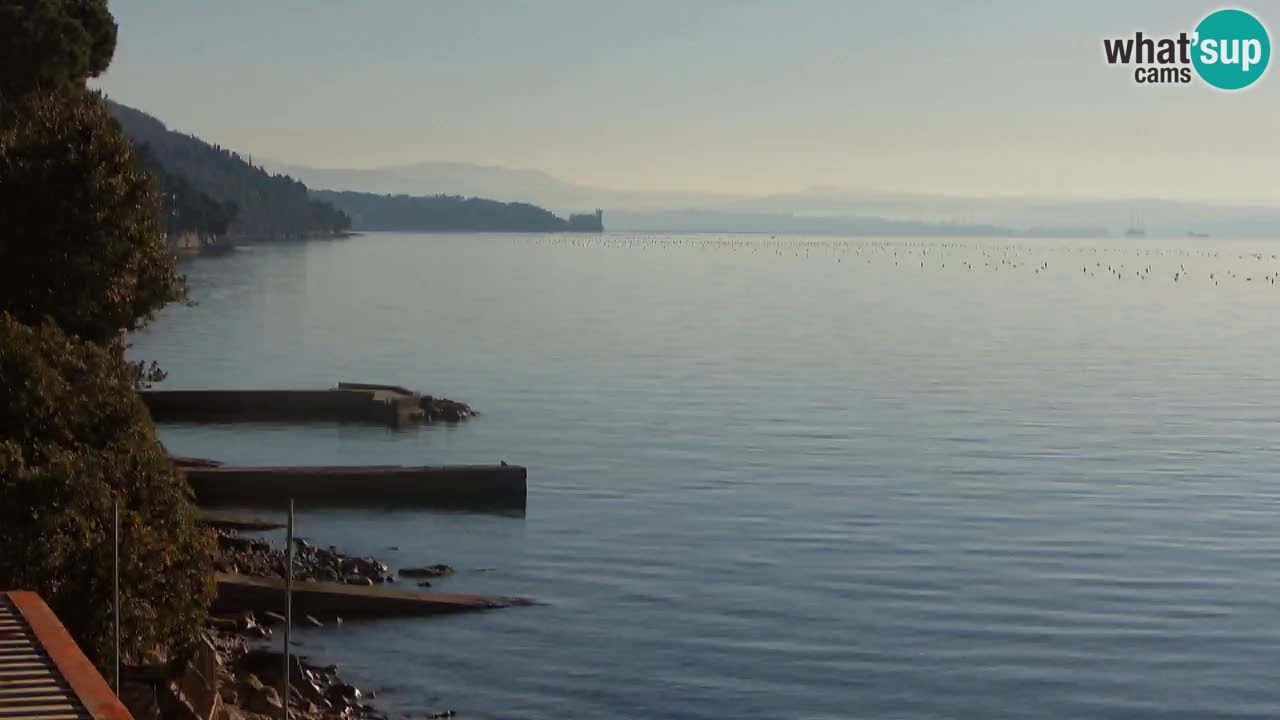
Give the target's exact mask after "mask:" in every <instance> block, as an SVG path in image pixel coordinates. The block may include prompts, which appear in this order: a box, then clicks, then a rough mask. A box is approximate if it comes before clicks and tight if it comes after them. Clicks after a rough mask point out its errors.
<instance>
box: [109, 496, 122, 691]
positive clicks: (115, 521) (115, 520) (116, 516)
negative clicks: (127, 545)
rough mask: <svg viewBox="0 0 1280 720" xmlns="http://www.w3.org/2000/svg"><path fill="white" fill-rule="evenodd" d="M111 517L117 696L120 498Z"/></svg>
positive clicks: (118, 685)
mask: <svg viewBox="0 0 1280 720" xmlns="http://www.w3.org/2000/svg"><path fill="white" fill-rule="evenodd" d="M111 517H112V526H113V533H112V536H113V537H112V542H111V545H112V548H113V555H114V560H113V561H112V575H113V576H114V582H115V590H114V592H113V598H114V599H113V600H112V602H111V615H112V618H111V620H112V624H113V625H114V628H113V630H114V634H115V640H116V664H115V671H116V672H115V681H116V695H119V694H120V498H119V497H116V498H113V499H112V501H111Z"/></svg>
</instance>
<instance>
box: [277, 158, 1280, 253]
mask: <svg viewBox="0 0 1280 720" xmlns="http://www.w3.org/2000/svg"><path fill="white" fill-rule="evenodd" d="M264 165H265V166H266V167H268V168H271V169H274V170H276V171H278V172H287V173H289V174H291V175H294V176H296V177H299V178H301V179H302V180H303V181H305V182H306V183H307V184H308V185H309V186H311V187H314V188H324V189H327V190H355V191H364V192H374V193H406V194H410V195H431V194H436V193H456V194H463V195H476V196H481V197H488V198H494V199H498V200H506V201H523V202H531V203H535V204H537V205H541V206H544V207H548V208H552V209H555V210H557V211H559V212H571V211H578V210H583V209H587V208H602V209H604V211H605V217H606V220H607V224H608V226H609V228H610V229H611V230H638V231H639V230H653V231H682V230H684V231H699V232H770V233H783V232H817V233H848V234H886V233H887V234H909V233H918V234H945V235H953V234H975V233H978V232H981V233H989V232H995V233H996V234H1011V235H1013V234H1016V235H1045V236H1048V235H1058V236H1095V237H1104V236H1120V235H1122V234H1123V232H1124V230H1125V229H1126V227H1127V226H1128V225H1129V223H1130V222H1132V221H1133V219H1134V218H1137V220H1138V222H1139V223H1140V224H1141V225H1142V226H1143V228H1144V229H1145V230H1146V231H1147V233H1148V234H1150V235H1152V236H1185V235H1187V234H1189V233H1208V234H1211V235H1214V236H1268V235H1276V234H1280V208H1275V207H1269V206H1255V205H1247V204H1238V205H1237V204H1221V203H1208V202H1189V201H1181V200H1167V199H1159V198H1145V199H1143V198H1137V199H1054V198H1035V197H1024V198H990V197H966V196H953V195H936V194H915V193H895V192H875V191H859V190H848V189H843V188H831V187H814V188H808V189H805V190H801V191H798V192H794V193H780V194H773V195H756V196H751V195H735V194H716V193H686V192H667V191H651V192H650V191H632V190H615V189H609V188H594V187H588V186H583V185H575V184H573V183H570V182H566V181H563V180H560V179H558V178H556V177H554V176H553V175H550V174H548V173H546V172H543V171H540V170H529V169H512V168H504V167H497V166H489V165H473V164H468V163H459V162H421V163H414V164H407V165H395V166H388V167H381V168H374V169H341V168H312V167H306V166H301V165H289V164H283V163H275V162H271V161H266V162H265V163H264Z"/></svg>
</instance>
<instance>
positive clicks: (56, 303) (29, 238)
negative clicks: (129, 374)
mask: <svg viewBox="0 0 1280 720" xmlns="http://www.w3.org/2000/svg"><path fill="white" fill-rule="evenodd" d="M159 214H160V202H159V196H158V194H157V193H156V190H155V186H154V184H153V181H152V179H151V177H150V176H149V175H148V174H147V172H146V171H145V170H144V169H142V168H141V167H140V166H139V164H138V162H137V160H136V158H135V157H134V153H133V147H132V146H131V145H130V143H129V141H128V139H127V138H126V137H125V136H124V134H123V133H122V132H121V130H120V126H119V124H117V123H116V121H115V120H114V119H113V118H112V117H111V115H110V113H109V112H107V108H106V105H105V103H104V101H103V99H102V98H101V97H100V96H99V95H97V94H94V93H89V92H86V91H84V90H79V91H74V90H68V91H64V92H59V93H35V94H32V95H30V96H28V97H27V98H25V99H24V100H23V101H22V102H20V103H18V104H16V105H11V106H9V107H7V108H6V110H5V112H4V113H3V118H0V218H3V221H2V222H0V310H7V311H8V312H10V313H11V314H13V315H14V316H15V317H16V318H17V319H18V320H20V321H22V322H24V323H27V324H31V325H38V324H40V323H41V322H43V321H44V320H45V318H50V319H52V320H53V321H54V322H55V323H57V324H58V326H59V327H61V328H62V329H63V330H65V331H67V332H69V333H71V334H73V335H78V336H80V337H81V338H83V339H85V340H89V341H92V342H100V343H101V342H113V341H115V340H116V339H118V338H119V336H120V333H121V331H122V330H135V329H137V328H138V327H140V326H141V325H143V324H145V322H146V321H147V320H148V319H150V318H151V317H152V314H153V313H154V312H155V311H156V310H158V309H160V308H161V307H163V306H164V305H166V304H167V303H170V302H173V301H175V300H179V299H182V298H184V297H185V291H186V285H185V283H184V281H183V278H182V276H181V275H179V274H178V271H177V268H176V265H175V260H174V258H173V256H172V254H171V253H170V252H169V251H168V250H167V249H166V248H165V246H164V242H163V240H162V238H161V234H160V226H159Z"/></svg>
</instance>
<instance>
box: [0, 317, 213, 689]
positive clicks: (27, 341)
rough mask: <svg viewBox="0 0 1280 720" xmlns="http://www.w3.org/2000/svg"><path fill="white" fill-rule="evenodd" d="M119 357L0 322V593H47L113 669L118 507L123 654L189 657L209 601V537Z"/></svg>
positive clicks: (89, 649) (52, 332)
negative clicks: (116, 505) (115, 503)
mask: <svg viewBox="0 0 1280 720" xmlns="http://www.w3.org/2000/svg"><path fill="white" fill-rule="evenodd" d="M134 382H135V369H134V368H133V367H131V366H130V365H129V364H128V363H126V362H125V361H124V360H123V359H122V357H121V355H120V353H119V352H118V351H117V350H115V349H114V348H105V347H99V346H96V345H93V344H89V343H83V342H80V341H78V340H76V339H75V338H71V337H69V336H67V335H66V334H65V333H63V332H62V331H61V330H59V329H58V328H57V327H55V326H54V325H52V324H49V323H46V324H44V325H42V326H40V327H30V326H27V325H24V324H21V323H19V322H17V321H16V320H15V319H14V318H12V317H11V316H9V315H7V314H4V313H0V548H2V549H3V551H0V588H22V589H29V590H35V591H37V592H39V593H40V594H41V595H42V596H43V597H44V599H45V601H46V602H47V603H49V606H50V607H52V608H53V610H54V612H56V613H57V614H58V617H59V618H60V619H61V620H62V622H63V623H64V624H65V625H66V626H67V628H68V630H69V631H70V632H71V634H72V636H73V637H75V638H76V640H77V641H78V642H79V643H80V645H81V647H82V648H83V649H84V650H85V651H86V653H87V654H89V655H90V656H91V657H92V658H93V659H94V660H95V661H96V662H97V663H98V665H99V667H102V668H107V667H109V666H110V662H111V658H112V654H111V649H112V639H111V637H112V636H111V627H112V625H111V593H112V543H111V539H112V499H113V498H118V499H119V501H120V506H121V552H120V557H121V573H120V588H121V594H122V596H123V603H122V606H123V612H122V613H121V617H122V626H123V632H122V636H123V643H122V645H123V650H124V655H125V658H126V660H130V659H137V658H139V657H140V656H141V654H142V653H143V652H145V651H147V650H151V649H161V650H167V651H177V652H180V651H181V650H182V649H184V647H185V646H186V645H187V644H188V643H190V642H191V641H192V640H194V639H195V637H196V635H197V633H198V632H199V629H200V627H201V625H202V623H203V620H204V617H205V613H206V612H207V608H208V605H209V603H210V601H211V599H212V596H213V583H212V579H211V578H212V576H211V571H212V553H213V551H214V545H213V541H212V538H211V536H210V535H209V534H208V532H207V531H206V530H204V529H203V528H201V527H200V526H199V525H198V524H197V516H196V509H195V506H194V504H193V502H192V498H191V491H190V489H189V488H188V487H187V484H186V482H185V481H184V480H183V479H182V478H181V477H180V476H178V475H177V473H176V472H175V470H174V468H173V465H172V463H171V462H170V461H169V459H168V457H167V455H166V453H165V451H164V449H163V448H162V447H161V445H160V444H159V442H158V441H157V440H156V438H155V434H154V428H153V426H152V424H151V419H150V417H149V416H148V414H147V411H146V408H145V407H144V406H143V404H142V402H141V400H140V399H139V398H138V395H137V393H136V391H135V388H134Z"/></svg>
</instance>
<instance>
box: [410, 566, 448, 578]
mask: <svg viewBox="0 0 1280 720" xmlns="http://www.w3.org/2000/svg"><path fill="white" fill-rule="evenodd" d="M399 573H400V575H402V576H404V577H408V578H438V577H444V576H445V575H452V574H453V568H451V567H449V566H448V565H443V564H440V565H424V566H422V567H407V568H400V570H399Z"/></svg>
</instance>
